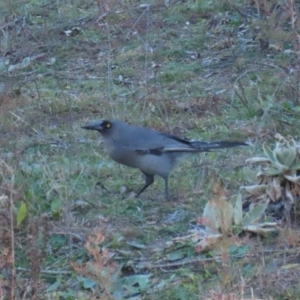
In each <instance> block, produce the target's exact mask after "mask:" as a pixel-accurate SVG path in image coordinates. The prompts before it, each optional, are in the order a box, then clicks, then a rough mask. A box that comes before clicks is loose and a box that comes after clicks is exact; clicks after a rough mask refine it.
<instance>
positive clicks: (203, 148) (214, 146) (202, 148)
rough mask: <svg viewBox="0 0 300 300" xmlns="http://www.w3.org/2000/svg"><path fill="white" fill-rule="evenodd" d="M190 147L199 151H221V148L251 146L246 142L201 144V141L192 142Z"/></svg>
mask: <svg viewBox="0 0 300 300" xmlns="http://www.w3.org/2000/svg"><path fill="white" fill-rule="evenodd" d="M190 145H191V146H192V147H193V148H194V149H197V151H200V152H201V151H209V150H210V149H221V148H230V147H237V146H249V145H248V144H247V143H244V142H227V141H220V142H212V143H206V142H199V141H191V142H190Z"/></svg>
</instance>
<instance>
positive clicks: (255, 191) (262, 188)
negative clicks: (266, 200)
mask: <svg viewBox="0 0 300 300" xmlns="http://www.w3.org/2000/svg"><path fill="white" fill-rule="evenodd" d="M267 187H268V185H267V184H255V185H249V186H241V187H240V189H241V190H246V192H247V193H249V194H251V195H253V196H260V195H262V194H264V193H265V192H266V190H267Z"/></svg>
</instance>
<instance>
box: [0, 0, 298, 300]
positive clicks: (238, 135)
mask: <svg viewBox="0 0 300 300" xmlns="http://www.w3.org/2000/svg"><path fill="white" fill-rule="evenodd" d="M298 6H299V3H297V2H292V1H291V3H283V2H282V3H281V2H280V1H278V2H277V1H273V0H271V1H262V2H260V1H255V2H252V1H237V2H230V1H201V0H198V1H189V0H188V1H177V0H174V1H172V0H171V1H164V2H163V1H158V0H156V1H155V0H153V1H149V2H147V3H142V2H139V1H116V0H110V1H80V0H73V1H68V0H66V1H42V0H38V1H26V0H24V1H14V2H11V1H2V2H1V3H0V14H1V60H0V70H1V73H0V128H1V130H0V149H1V152H0V166H1V168H0V170H1V177H0V199H1V210H0V224H1V226H0V232H1V244H0V245H1V246H0V250H1V252H0V269H1V276H0V295H1V297H3V299H4V298H5V297H8V298H10V299H178V300H179V299H180V300H183V299H213V300H217V299H224V300H227V299H228V300H229V299H230V300H231V299H299V295H300V286H299V224H298V223H297V221H295V220H293V223H292V224H291V226H290V227H287V226H286V227H285V226H282V227H281V229H280V230H279V232H278V233H277V234H273V235H267V236H264V237H263V238H261V237H260V236H257V235H255V234H249V233H247V234H241V232H240V231H239V230H237V229H236V228H234V229H231V230H230V231H229V232H227V234H226V238H224V236H223V237H222V238H221V239H216V243H212V244H209V246H211V247H208V248H207V249H206V248H205V251H202V250H203V249H202V248H201V247H202V246H203V245H202V244H199V235H200V233H201V230H202V229H203V228H202V226H201V225H203V224H202V223H203V218H202V216H203V210H204V208H205V206H206V203H207V202H208V201H216V203H217V204H218V203H219V202H217V201H218V199H221V198H222V199H224V198H225V199H229V198H230V197H231V196H232V195H236V194H237V193H239V190H240V187H241V186H245V185H250V184H251V183H252V184H254V183H255V182H253V181H254V180H255V179H254V177H253V176H252V175H253V173H256V172H257V168H256V167H255V166H251V167H249V166H246V163H245V160H246V159H247V158H249V157H253V156H256V155H258V154H261V153H263V147H262V145H263V143H264V142H266V143H268V144H270V145H272V144H273V143H274V136H275V134H276V133H277V132H280V133H281V134H282V135H285V136H288V135H291V136H293V137H294V139H295V140H299V137H300V135H299V129H298V128H299V125H300V124H299V111H300V109H299V108H300V104H299V103H300V102H299V101H300V100H299V96H300V94H299V78H300V77H299V42H298V39H299V36H298V31H297V30H298V28H299V27H298V22H299V21H298V19H297V16H298V9H299V8H298ZM106 117H114V118H119V119H122V120H126V121H128V122H131V123H133V124H137V125H144V126H149V127H152V128H154V129H157V130H160V131H166V132H172V133H174V134H177V135H181V136H185V137H189V138H193V139H199V140H204V141H213V140H241V141H247V142H249V144H250V146H249V147H247V148H239V149H228V150H221V151H216V152H211V153H205V154H201V155H199V156H196V157H194V158H192V159H191V160H187V161H185V162H183V163H182V164H180V165H179V166H178V167H177V168H176V170H174V172H173V173H172V176H171V178H170V189H171V193H172V195H173V198H174V200H173V201H165V200H164V197H163V195H164V194H163V182H162V181H161V180H160V179H159V178H158V179H157V180H156V182H155V183H154V185H153V186H151V187H150V188H149V189H148V190H147V191H146V192H145V193H144V194H142V196H141V197H140V198H138V199H136V198H134V191H136V190H138V189H139V187H140V186H141V184H142V178H141V176H140V173H139V172H138V171H137V170H134V169H129V168H126V167H122V166H119V165H117V164H115V163H114V162H112V161H111V160H110V159H108V157H107V155H106V154H105V153H104V151H103V147H102V146H101V143H99V141H98V140H99V137H98V136H97V135H96V134H95V133H93V132H91V133H90V132H86V131H84V130H82V129H81V126H82V125H84V124H85V123H87V122H89V121H91V120H97V119H102V118H106ZM250 173H251V174H252V175H251V174H250ZM222 203H223V202H222ZM223 204H224V203H223ZM218 205H219V206H220V204H218ZM221 207H222V206H221ZM204 221H205V220H204ZM222 225H223V224H222V223H221V227H222ZM218 230H220V228H218ZM221 231H222V230H221ZM199 232H200V233H199ZM197 245H198V247H197ZM199 245H201V247H200V248H199Z"/></svg>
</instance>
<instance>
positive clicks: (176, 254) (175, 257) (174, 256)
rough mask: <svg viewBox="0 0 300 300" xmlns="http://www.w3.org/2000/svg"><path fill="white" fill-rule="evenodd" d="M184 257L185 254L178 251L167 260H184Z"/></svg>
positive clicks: (169, 255) (170, 254) (168, 256)
mask: <svg viewBox="0 0 300 300" xmlns="http://www.w3.org/2000/svg"><path fill="white" fill-rule="evenodd" d="M184 256H185V255H184V253H182V252H181V251H177V252H172V253H169V254H168V255H167V259H168V260H172V261H174V260H179V259H182V258H184Z"/></svg>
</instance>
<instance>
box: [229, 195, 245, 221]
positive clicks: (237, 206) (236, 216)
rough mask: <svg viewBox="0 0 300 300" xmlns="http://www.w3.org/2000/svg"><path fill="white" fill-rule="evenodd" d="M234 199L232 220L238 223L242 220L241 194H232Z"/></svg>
mask: <svg viewBox="0 0 300 300" xmlns="http://www.w3.org/2000/svg"><path fill="white" fill-rule="evenodd" d="M233 197H234V198H235V199H234V203H233V202H231V203H232V205H233V222H234V224H235V225H239V224H241V223H242V220H243V203H242V195H241V194H238V195H235V196H233Z"/></svg>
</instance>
